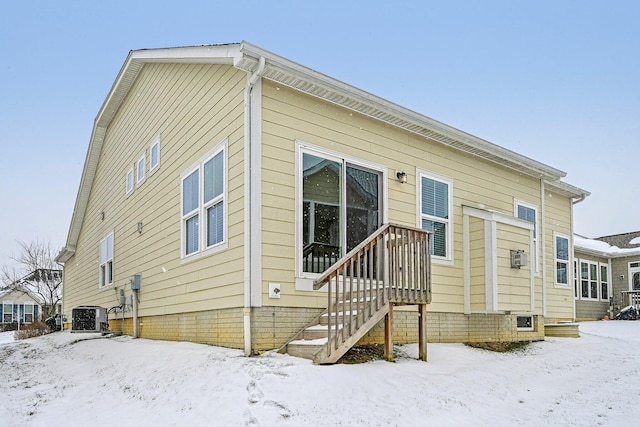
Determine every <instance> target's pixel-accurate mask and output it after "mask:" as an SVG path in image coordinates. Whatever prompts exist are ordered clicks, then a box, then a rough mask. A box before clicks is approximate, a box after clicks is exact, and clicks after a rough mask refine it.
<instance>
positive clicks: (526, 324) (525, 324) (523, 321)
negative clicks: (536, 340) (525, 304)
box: [517, 316, 533, 331]
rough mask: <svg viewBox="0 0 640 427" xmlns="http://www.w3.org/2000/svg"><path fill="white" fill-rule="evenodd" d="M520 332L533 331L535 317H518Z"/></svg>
mask: <svg viewBox="0 0 640 427" xmlns="http://www.w3.org/2000/svg"><path fill="white" fill-rule="evenodd" d="M517 322H518V330H519V331H533V316H518V317H517Z"/></svg>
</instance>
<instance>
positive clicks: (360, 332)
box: [279, 224, 431, 364]
mask: <svg viewBox="0 0 640 427" xmlns="http://www.w3.org/2000/svg"><path fill="white" fill-rule="evenodd" d="M430 235H431V233H430V232H428V231H425V230H421V229H417V228H411V227H404V226H399V225H394V224H387V225H384V226H382V227H381V228H379V229H378V230H377V231H376V232H375V233H374V234H372V235H371V236H369V237H368V238H367V239H366V240H365V241H363V242H362V243H361V244H360V245H358V246H357V247H356V248H354V249H353V250H352V251H350V252H349V253H348V254H347V255H345V256H344V257H343V258H341V259H340V260H338V261H337V262H336V263H335V264H333V265H332V266H331V267H330V268H329V269H328V270H326V271H325V272H324V273H323V274H322V275H321V276H320V277H319V278H318V279H316V281H315V282H314V288H315V289H321V288H322V289H326V291H327V309H326V310H325V311H324V312H323V313H321V314H320V315H319V316H318V317H317V318H315V319H314V320H313V321H311V322H310V323H309V324H308V325H307V326H305V327H304V328H303V329H302V330H300V331H299V332H298V333H297V334H296V335H295V336H294V337H293V338H292V339H291V340H289V341H288V342H287V343H286V344H285V345H284V346H283V347H281V348H280V350H279V352H281V353H284V352H286V353H288V354H290V355H292V356H297V357H304V358H307V359H312V360H313V362H314V363H316V364H332V363H336V362H337V361H338V360H339V359H340V358H341V357H342V356H343V355H344V354H345V353H346V352H347V351H349V349H351V348H352V347H353V346H354V345H355V344H356V343H357V342H358V341H359V340H360V339H361V338H362V337H363V336H364V335H365V334H366V333H367V332H369V331H370V330H371V328H373V327H374V326H375V325H377V324H378V323H379V322H380V321H381V320H383V319H384V320H385V355H386V358H387V359H388V360H392V357H393V356H392V346H393V321H392V313H393V306H394V305H418V306H419V308H420V310H419V312H420V316H419V317H420V319H419V328H418V329H419V334H418V335H419V337H418V338H419V353H420V358H421V359H422V360H426V328H425V324H426V308H425V307H426V304H428V303H430V302H431V255H430V254H431V251H430V244H429V243H430Z"/></svg>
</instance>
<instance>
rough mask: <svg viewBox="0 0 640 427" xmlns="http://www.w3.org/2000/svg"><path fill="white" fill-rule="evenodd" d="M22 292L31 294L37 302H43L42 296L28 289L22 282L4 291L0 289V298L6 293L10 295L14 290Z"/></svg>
mask: <svg viewBox="0 0 640 427" xmlns="http://www.w3.org/2000/svg"><path fill="white" fill-rule="evenodd" d="M15 291H18V292H22V293H23V294H26V295H28V296H29V298H31V299H32V300H34V301H35V302H37V303H38V304H42V298H40V297H39V296H38V295H36V294H34V293H33V292H31V291H30V290H29V289H27V288H26V287H25V286H23V285H20V284H16V285H13V286H11V287H9V288H7V289H5V290H3V291H0V300H2V298H3V297H5V296H6V295H9V294H10V293H12V292H15Z"/></svg>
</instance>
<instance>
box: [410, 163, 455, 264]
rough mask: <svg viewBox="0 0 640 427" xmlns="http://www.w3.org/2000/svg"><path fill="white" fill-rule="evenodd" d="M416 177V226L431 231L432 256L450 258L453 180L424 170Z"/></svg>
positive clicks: (443, 258)
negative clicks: (417, 213)
mask: <svg viewBox="0 0 640 427" xmlns="http://www.w3.org/2000/svg"><path fill="white" fill-rule="evenodd" d="M418 177H419V180H418V183H419V184H418V185H419V187H418V207H419V209H420V216H419V223H418V226H419V227H421V228H422V229H424V230H429V231H432V232H433V235H432V236H431V255H433V258H434V259H442V260H452V259H453V257H452V247H453V241H452V240H453V224H452V216H451V211H452V198H453V196H452V195H453V180H452V179H451V178H446V177H442V176H438V175H435V174H432V173H430V172H424V171H419V173H418Z"/></svg>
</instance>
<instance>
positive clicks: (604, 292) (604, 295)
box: [600, 264, 609, 301]
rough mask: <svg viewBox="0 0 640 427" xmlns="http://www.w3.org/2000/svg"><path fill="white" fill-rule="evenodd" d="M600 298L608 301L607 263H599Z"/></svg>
mask: <svg viewBox="0 0 640 427" xmlns="http://www.w3.org/2000/svg"><path fill="white" fill-rule="evenodd" d="M600 299H601V300H602V301H609V265H608V264H600Z"/></svg>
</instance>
